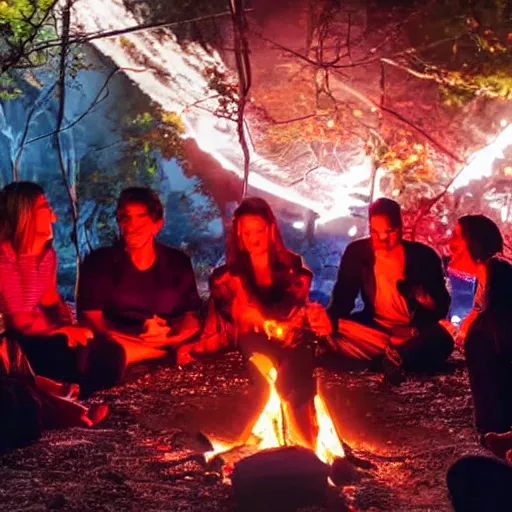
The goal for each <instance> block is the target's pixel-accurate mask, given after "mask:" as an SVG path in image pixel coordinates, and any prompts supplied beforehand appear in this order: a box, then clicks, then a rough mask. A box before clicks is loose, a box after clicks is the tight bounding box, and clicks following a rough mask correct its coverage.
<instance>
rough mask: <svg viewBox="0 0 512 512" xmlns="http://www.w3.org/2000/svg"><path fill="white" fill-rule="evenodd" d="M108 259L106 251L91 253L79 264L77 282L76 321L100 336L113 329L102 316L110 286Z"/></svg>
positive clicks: (111, 269)
mask: <svg viewBox="0 0 512 512" xmlns="http://www.w3.org/2000/svg"><path fill="white" fill-rule="evenodd" d="M110 259H111V254H110V253H107V251H106V250H103V249H99V250H97V251H93V252H92V253H90V254H89V255H88V256H86V258H85V259H84V261H83V262H82V263H81V265H80V273H79V276H80V277H79V280H78V295H77V316H78V320H79V322H82V323H84V324H85V325H87V326H89V327H90V328H91V329H92V330H93V331H94V332H96V333H98V334H101V335H103V334H107V333H108V332H109V331H110V330H112V327H113V326H112V325H111V324H110V323H109V322H108V321H107V319H106V318H105V316H104V314H103V310H104V308H105V305H106V301H107V297H108V296H109V295H110V292H111V286H112V271H113V268H112V267H113V265H111V264H110V263H111V261H110Z"/></svg>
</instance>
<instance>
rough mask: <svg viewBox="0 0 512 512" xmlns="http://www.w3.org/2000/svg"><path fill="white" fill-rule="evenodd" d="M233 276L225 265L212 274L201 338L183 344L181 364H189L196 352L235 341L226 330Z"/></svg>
mask: <svg viewBox="0 0 512 512" xmlns="http://www.w3.org/2000/svg"><path fill="white" fill-rule="evenodd" d="M230 283H231V277H230V274H229V272H227V271H226V270H225V269H224V268H223V267H221V268H217V269H215V270H214V271H213V273H212V275H211V276H210V280H209V286H210V297H209V299H208V303H207V307H206V317H205V319H204V322H203V325H202V330H201V335H200V338H199V340H197V341H195V342H192V343H185V344H183V345H181V346H180V347H179V348H178V350H177V354H176V361H177V364H179V365H185V364H188V363H190V362H192V361H194V359H195V355H196V354H205V353H208V354H210V353H214V352H217V351H218V350H220V349H221V348H225V347H226V346H228V345H229V344H230V342H233V340H230V339H229V337H228V333H227V332H226V328H225V327H226V324H227V323H228V320H227V317H230V318H231V315H232V311H231V302H232V301H231V299H232V290H231V286H230ZM223 326H224V328H223Z"/></svg>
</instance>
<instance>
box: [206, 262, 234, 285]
mask: <svg viewBox="0 0 512 512" xmlns="http://www.w3.org/2000/svg"><path fill="white" fill-rule="evenodd" d="M233 275H234V274H233V273H232V272H231V271H230V269H229V267H228V265H220V266H218V267H215V268H214V269H213V271H212V273H211V275H210V282H211V283H222V282H225V281H228V280H229V279H232V278H233Z"/></svg>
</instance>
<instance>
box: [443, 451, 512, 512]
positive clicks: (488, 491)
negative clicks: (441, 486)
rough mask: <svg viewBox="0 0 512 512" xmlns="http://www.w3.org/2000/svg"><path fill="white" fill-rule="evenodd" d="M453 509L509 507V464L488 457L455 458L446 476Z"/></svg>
mask: <svg viewBox="0 0 512 512" xmlns="http://www.w3.org/2000/svg"><path fill="white" fill-rule="evenodd" d="M446 481H447V484H448V490H449V492H450V498H451V500H452V504H453V508H454V510H455V512H480V511H481V512H501V511H507V510H510V509H511V508H512V505H511V499H512V496H511V493H510V490H511V489H512V466H510V465H509V464H506V463H505V462H501V461H499V460H496V459H491V458H487V457H479V456H474V457H465V458H463V459H460V460H458V461H457V462H456V463H455V464H454V465H453V466H452V467H451V468H450V469H449V470H448V474H447V476H446Z"/></svg>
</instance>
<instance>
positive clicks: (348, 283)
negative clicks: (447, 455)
mask: <svg viewBox="0 0 512 512" xmlns="http://www.w3.org/2000/svg"><path fill="white" fill-rule="evenodd" d="M369 222H370V237H369V238H364V239H360V240H356V241H354V242H352V243H350V244H349V245H348V246H347V248H346V250H345V252H344V254H343V257H342V259H341V262H340V266H339V270H338V277H337V281H336V284H335V286H334V289H333V292H332V297H331V303H330V305H329V308H328V312H329V316H330V318H331V321H332V323H333V329H334V330H335V331H338V334H339V336H338V347H339V351H340V353H342V354H344V355H345V356H348V357H350V358H355V359H360V360H367V361H369V362H370V361H372V360H374V359H379V358H382V356H384V368H385V369H387V370H389V371H392V370H393V369H396V368H401V367H403V368H405V369H410V370H419V369H429V368H433V367H436V366H438V365H439V364H440V363H442V362H444V361H445V360H446V358H447V357H448V356H449V355H450V354H451V352H452V350H453V339H452V337H451V335H450V334H449V333H448V331H447V330H446V329H444V327H442V326H441V325H440V324H439V321H440V320H442V319H444V318H445V317H446V315H447V313H448V309H449V306H450V295H449V293H448V290H447V288H446V282H445V278H444V272H443V267H442V263H441V259H440V257H439V255H438V254H437V253H436V252H435V251H434V250H433V249H432V248H431V247H429V246H427V245H424V244H421V243H418V242H411V241H407V240H403V239H402V216H401V211H400V205H399V204H398V203H396V202H395V201H393V200H391V199H386V198H381V199H378V200H377V201H375V202H374V203H372V205H371V206H370V210H369ZM359 293H360V294H361V298H362V300H363V303H364V309H363V311H359V312H355V313H354V312H353V309H354V305H355V300H356V297H357V296H358V294H359Z"/></svg>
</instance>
